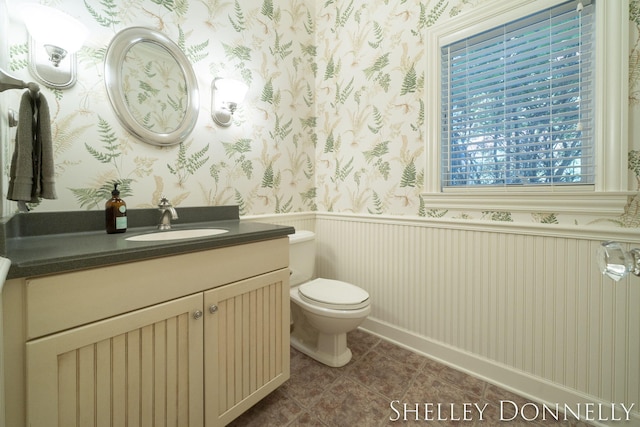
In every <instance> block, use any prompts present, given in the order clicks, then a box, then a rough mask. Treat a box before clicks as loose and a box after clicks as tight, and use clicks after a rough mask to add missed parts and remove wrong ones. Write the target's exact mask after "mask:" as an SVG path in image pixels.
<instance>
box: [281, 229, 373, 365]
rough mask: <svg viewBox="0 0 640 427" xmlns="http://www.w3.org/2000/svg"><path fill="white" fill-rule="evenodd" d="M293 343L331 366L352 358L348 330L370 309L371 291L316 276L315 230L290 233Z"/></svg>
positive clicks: (292, 344)
mask: <svg viewBox="0 0 640 427" xmlns="http://www.w3.org/2000/svg"><path fill="white" fill-rule="evenodd" d="M289 245H290V246H289V268H290V269H291V277H290V284H291V289H290V296H291V324H292V329H291V346H293V348H295V349H297V350H299V351H301V352H302V353H304V354H306V355H307V356H309V357H312V358H313V359H315V360H317V361H318V362H321V363H324V364H325V365H328V366H332V367H340V366H344V365H346V364H347V363H349V361H350V360H351V350H349V348H348V347H347V332H349V331H352V330H354V329H356V328H357V327H358V326H359V325H360V324H361V323H362V322H363V321H364V320H365V319H366V318H367V316H368V315H369V313H370V312H371V306H370V302H369V294H368V293H367V291H365V290H364V289H361V288H359V287H357V286H355V285H352V284H350V283H346V282H341V281H339V280H331V279H323V278H315V279H313V277H314V270H315V255H316V247H315V233H313V232H312V231H307V230H297V231H296V232H295V234H290V235H289Z"/></svg>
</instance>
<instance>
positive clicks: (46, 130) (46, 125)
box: [34, 94, 58, 199]
mask: <svg viewBox="0 0 640 427" xmlns="http://www.w3.org/2000/svg"><path fill="white" fill-rule="evenodd" d="M36 105H37V109H38V126H37V131H36V135H35V136H36V147H37V152H38V157H37V158H38V160H37V166H39V167H36V168H35V171H36V173H35V178H36V179H35V181H34V185H35V187H36V191H35V196H36V197H42V198H43V199H57V198H58V196H57V195H56V187H55V165H54V164H53V140H52V138H51V118H50V116H49V104H48V103H47V100H46V98H45V97H44V95H42V94H40V96H39V97H38V99H37V100H36Z"/></svg>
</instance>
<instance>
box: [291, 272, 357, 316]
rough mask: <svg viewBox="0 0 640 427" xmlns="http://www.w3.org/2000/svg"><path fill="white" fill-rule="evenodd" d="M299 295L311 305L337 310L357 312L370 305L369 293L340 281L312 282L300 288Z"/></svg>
mask: <svg viewBox="0 0 640 427" xmlns="http://www.w3.org/2000/svg"><path fill="white" fill-rule="evenodd" d="M298 294H299V295H300V297H301V298H302V299H303V300H305V301H306V302H308V303H310V304H315V305H319V306H321V307H326V308H332V309H336V310H357V309H360V308H364V307H366V306H368V305H369V293H368V292H367V291H365V290H364V289H361V288H359V287H357V286H355V285H352V284H350V283H346V282H341V281H339V280H331V279H315V280H312V281H310V282H307V283H304V284H302V285H300V286H298Z"/></svg>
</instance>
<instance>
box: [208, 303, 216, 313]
mask: <svg viewBox="0 0 640 427" xmlns="http://www.w3.org/2000/svg"><path fill="white" fill-rule="evenodd" d="M216 311H218V306H217V305H212V306H211V307H209V313H211V314H215V312H216Z"/></svg>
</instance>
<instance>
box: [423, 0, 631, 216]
mask: <svg viewBox="0 0 640 427" xmlns="http://www.w3.org/2000/svg"><path fill="white" fill-rule="evenodd" d="M565 1H566V0H510V1H509V2H504V1H500V0H494V1H488V2H486V3H483V4H482V5H480V6H478V7H476V8H474V9H473V10H472V11H469V12H467V13H465V14H462V15H458V16H456V17H454V18H451V19H448V20H445V21H444V22H440V23H438V24H436V25H434V26H432V27H430V28H429V29H428V30H427V34H426V37H425V47H426V76H425V91H424V93H425V108H426V120H425V126H426V130H425V138H426V140H425V152H426V156H425V157H426V165H425V166H426V167H425V182H424V192H423V193H422V196H423V198H424V200H425V203H426V205H427V207H429V208H435V209H472V210H474V209H475V210H477V209H482V210H501V211H512V212H523V211H526V212H554V213H569V212H572V213H591V214H594V215H611V214H620V213H622V211H623V208H624V205H625V204H626V202H627V197H628V196H629V195H632V194H635V193H633V192H631V191H629V175H628V171H627V156H628V146H629V144H628V137H629V136H628V96H629V90H628V63H629V62H628V61H629V58H628V55H629V53H628V52H629V2H628V0H622V1H619V0H616V1H609V0H599V1H598V0H596V4H595V6H596V11H595V13H596V21H595V49H596V52H595V55H596V56H595V67H596V69H595V73H596V79H595V88H594V89H595V94H594V126H595V141H594V148H595V156H596V163H595V164H596V178H595V183H594V184H593V185H589V186H584V185H578V186H570V187H568V186H558V187H555V186H551V187H517V188H514V187H491V188H478V187H464V188H447V189H445V190H443V189H442V182H441V179H442V174H441V154H442V153H441V140H440V138H441V136H440V134H441V129H440V128H441V122H440V119H441V111H442V107H441V99H442V94H441V92H440V77H441V74H440V71H441V55H440V52H441V47H442V46H446V45H448V44H451V43H453V42H456V41H458V40H461V39H464V38H467V37H471V36H473V35H475V34H478V33H480V32H482V31H486V30H489V29H492V28H495V27H496V26H498V25H502V24H504V23H506V22H511V21H514V20H517V19H519V18H521V17H523V16H527V15H530V14H532V13H535V12H539V11H541V10H544V9H547V8H550V7H553V6H556V5H558V4H561V3H564V2H565Z"/></svg>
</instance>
